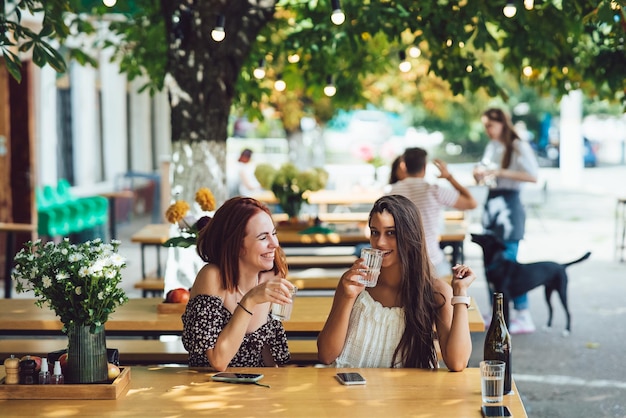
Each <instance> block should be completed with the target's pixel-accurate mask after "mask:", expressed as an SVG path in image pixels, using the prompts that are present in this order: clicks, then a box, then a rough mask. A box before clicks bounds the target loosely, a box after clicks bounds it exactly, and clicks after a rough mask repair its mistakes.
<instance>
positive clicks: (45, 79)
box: [32, 65, 58, 184]
mask: <svg viewBox="0 0 626 418" xmlns="http://www.w3.org/2000/svg"><path fill="white" fill-rule="evenodd" d="M32 68H33V80H34V83H33V85H34V86H35V87H34V89H33V94H34V103H35V106H34V108H35V120H36V121H37V122H36V123H35V135H36V138H35V143H36V144H37V146H36V147H35V153H36V155H35V161H37V164H36V168H33V169H36V170H37V172H36V173H33V174H34V175H36V183H37V184H56V181H57V178H58V164H57V158H58V135H57V86H56V79H57V73H56V71H54V70H53V69H52V68H51V67H50V66H45V67H43V68H39V67H37V66H36V65H33V66H32Z"/></svg>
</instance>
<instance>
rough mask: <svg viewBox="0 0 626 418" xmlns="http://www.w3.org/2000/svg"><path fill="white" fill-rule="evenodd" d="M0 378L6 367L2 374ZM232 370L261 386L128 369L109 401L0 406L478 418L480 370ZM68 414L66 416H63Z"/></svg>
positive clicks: (518, 406)
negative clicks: (344, 376)
mask: <svg viewBox="0 0 626 418" xmlns="http://www.w3.org/2000/svg"><path fill="white" fill-rule="evenodd" d="M0 370H1V373H0V376H2V375H4V368H2V369H0ZM228 371H229V372H234V373H260V374H263V375H264V377H263V379H262V380H261V381H260V383H263V384H265V385H268V386H269V388H268V387H263V386H259V385H249V384H248V385H241V384H239V385H233V384H229V383H223V382H214V381H212V380H211V375H213V374H214V373H215V371H213V370H211V369H206V368H189V367H176V366H160V367H149V366H133V367H130V373H131V379H130V382H129V383H128V386H127V388H126V389H124V391H123V392H122V393H121V394H120V395H119V397H118V398H117V399H114V400H94V399H91V400H90V399H73V400H71V401H68V400H67V399H45V400H30V399H12V400H3V401H0V403H1V404H2V411H3V414H4V415H6V416H32V415H33V414H36V415H39V416H58V415H59V411H71V414H72V415H74V416H94V415H98V414H100V415H101V414H104V415H106V416H109V417H137V416H149V417H166V416H167V417H171V416H220V417H237V418H238V417H241V416H271V417H275V418H280V417H290V418H300V417H302V418H304V417H318V418H324V417H343V416H356V417H369V416H379V415H380V416H390V417H404V416H414V415H416V414H417V415H420V411H422V412H424V414H422V415H424V416H431V417H458V418H466V417H467V418H476V417H479V416H480V407H481V405H482V402H481V392H480V372H479V370H478V369H477V368H468V369H466V370H464V371H463V372H458V373H451V372H449V371H448V370H446V369H439V370H435V371H433V370H423V369H408V368H402V369H385V368H381V369H377V368H371V369H336V368H318V367H265V368H232V369H229V370H228ZM337 372H357V373H360V374H361V375H362V376H363V377H365V379H366V380H367V384H365V385H362V386H359V387H354V386H343V385H341V384H339V383H338V382H337V380H336V379H335V373H337ZM512 389H513V393H512V394H510V395H505V396H504V399H503V402H502V403H500V404H498V405H506V406H507V407H508V408H509V409H510V410H511V412H512V414H513V416H515V417H516V418H523V417H526V416H527V414H526V410H525V408H524V404H523V402H522V396H521V395H520V392H519V389H518V388H517V386H516V385H515V382H514V381H513V382H512ZM69 413H70V412H67V413H66V415H67V414H69Z"/></svg>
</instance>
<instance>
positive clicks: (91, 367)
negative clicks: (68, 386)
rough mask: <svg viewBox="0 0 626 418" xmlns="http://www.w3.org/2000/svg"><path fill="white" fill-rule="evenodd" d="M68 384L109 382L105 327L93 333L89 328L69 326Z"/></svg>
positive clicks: (66, 380)
mask: <svg viewBox="0 0 626 418" xmlns="http://www.w3.org/2000/svg"><path fill="white" fill-rule="evenodd" d="M67 337H68V345H67V371H66V376H65V382H66V383H103V382H107V381H108V359H107V346H106V338H105V334H104V326H103V325H100V326H98V327H96V329H95V331H94V332H93V333H92V332H91V331H90V327H89V326H84V325H75V324H70V325H68V326H67Z"/></svg>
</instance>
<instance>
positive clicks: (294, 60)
mask: <svg viewBox="0 0 626 418" xmlns="http://www.w3.org/2000/svg"><path fill="white" fill-rule="evenodd" d="M287 61H289V63H290V64H295V63H297V62H299V61H300V55H298V54H297V53H295V54H290V55H288V56H287Z"/></svg>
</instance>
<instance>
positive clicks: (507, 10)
mask: <svg viewBox="0 0 626 418" xmlns="http://www.w3.org/2000/svg"><path fill="white" fill-rule="evenodd" d="M502 13H504V15H505V16H506V17H508V18H509V19H510V18H512V17H513V16H515V14H516V13H517V7H515V3H513V2H512V1H509V2H507V3H506V6H504V8H503V9H502Z"/></svg>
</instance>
